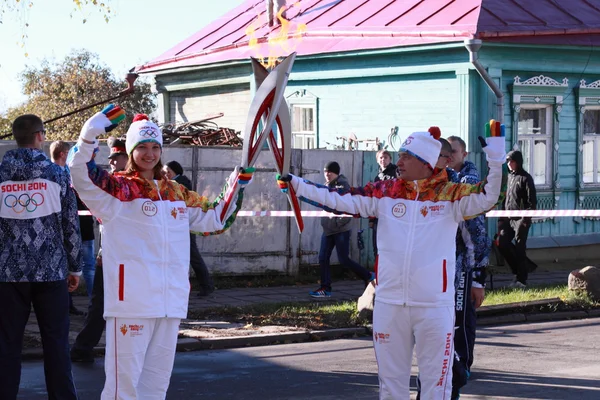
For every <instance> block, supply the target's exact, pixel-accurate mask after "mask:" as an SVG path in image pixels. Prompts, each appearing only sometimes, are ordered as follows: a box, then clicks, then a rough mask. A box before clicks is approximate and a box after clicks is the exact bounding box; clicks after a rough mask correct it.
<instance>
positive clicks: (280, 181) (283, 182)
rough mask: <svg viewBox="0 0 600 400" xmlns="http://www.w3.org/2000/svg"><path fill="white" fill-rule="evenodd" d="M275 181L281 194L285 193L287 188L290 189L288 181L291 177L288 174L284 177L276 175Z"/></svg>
mask: <svg viewBox="0 0 600 400" xmlns="http://www.w3.org/2000/svg"><path fill="white" fill-rule="evenodd" d="M275 179H277V185H279V189H280V190H281V191H282V192H283V193H287V192H288V188H289V187H290V181H291V180H292V176H291V175H289V174H288V175H286V176H281V175H279V174H277V176H276V177H275Z"/></svg>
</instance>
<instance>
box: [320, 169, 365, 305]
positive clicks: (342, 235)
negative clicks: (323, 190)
mask: <svg viewBox="0 0 600 400" xmlns="http://www.w3.org/2000/svg"><path fill="white" fill-rule="evenodd" d="M323 173H324V174H325V184H326V185H327V186H328V187H329V188H330V190H333V191H337V192H338V193H342V192H345V191H348V190H350V184H349V183H348V179H346V177H345V176H344V175H340V165H339V164H338V163H337V162H335V161H331V162H329V163H327V164H326V165H325V168H324V170H323ZM350 222H352V219H351V218H347V217H333V216H331V217H323V218H321V226H322V227H323V235H322V236H321V249H320V250H319V266H320V269H321V286H320V287H319V288H318V289H317V290H315V291H312V292H309V295H310V296H311V297H314V298H327V297H331V267H330V264H329V262H330V260H329V259H330V258H331V253H333V248H334V247H335V249H336V251H337V256H338V260H339V262H340V264H342V265H343V266H344V267H347V268H350V269H351V270H352V272H354V273H355V274H356V275H357V276H358V277H360V278H361V279H362V280H363V281H365V284H368V283H369V282H371V281H372V280H373V279H374V278H375V274H372V273H371V272H369V271H368V270H367V269H366V268H364V267H363V266H361V265H360V264H358V263H357V262H356V261H353V260H351V259H350V230H351V229H352V226H351V224H350Z"/></svg>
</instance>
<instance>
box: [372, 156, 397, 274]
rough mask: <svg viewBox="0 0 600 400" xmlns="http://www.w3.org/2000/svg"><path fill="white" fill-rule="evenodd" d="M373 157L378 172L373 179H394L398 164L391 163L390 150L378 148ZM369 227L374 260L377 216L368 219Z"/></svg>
mask: <svg viewBox="0 0 600 400" xmlns="http://www.w3.org/2000/svg"><path fill="white" fill-rule="evenodd" d="M375 157H376V158H377V164H379V172H378V173H377V176H376V177H375V179H374V180H373V181H374V182H379V181H387V180H388V179H395V178H396V170H397V169H398V166H397V165H396V164H394V163H392V155H391V154H390V152H389V151H387V150H379V151H378V152H377V154H376V156H375ZM369 228H371V229H373V253H374V254H375V260H377V218H370V219H369ZM376 265H377V263H376Z"/></svg>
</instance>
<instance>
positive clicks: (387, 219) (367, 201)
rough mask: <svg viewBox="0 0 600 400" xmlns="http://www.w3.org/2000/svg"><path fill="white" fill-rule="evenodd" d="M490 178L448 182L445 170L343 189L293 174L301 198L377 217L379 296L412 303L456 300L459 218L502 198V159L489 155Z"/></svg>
mask: <svg viewBox="0 0 600 400" xmlns="http://www.w3.org/2000/svg"><path fill="white" fill-rule="evenodd" d="M489 165H490V172H489V175H488V178H487V181H486V182H483V183H481V184H479V185H469V184H459V183H451V182H448V176H447V174H446V171H445V170H437V169H436V170H435V171H434V175H433V176H432V177H430V178H428V179H423V180H419V181H404V180H401V179H392V180H387V181H380V182H375V183H369V184H367V185H366V186H365V187H364V188H352V189H350V191H349V192H348V193H346V194H343V195H340V194H338V193H337V192H335V191H329V190H328V189H327V188H323V187H322V186H321V187H317V186H315V184H313V183H312V182H308V181H303V180H302V179H300V178H298V177H295V176H294V177H293V178H292V181H291V184H292V186H293V188H294V189H295V190H296V194H297V195H298V196H299V197H300V199H301V200H303V201H307V202H309V203H311V204H313V205H316V206H320V207H322V208H324V209H326V210H328V211H331V210H336V211H339V212H343V213H347V214H352V215H357V216H361V217H365V218H366V217H377V218H378V219H379V224H378V226H377V249H378V251H379V261H378V270H377V289H376V293H377V301H381V302H383V303H388V304H400V305H407V306H424V307H446V306H453V305H454V266H455V261H456V255H455V248H456V230H457V227H458V223H459V222H460V221H462V220H464V219H468V217H472V216H475V215H477V214H480V213H483V212H485V211H487V210H489V209H491V208H492V207H493V206H494V205H495V204H496V201H497V200H498V196H499V194H500V185H501V180H502V162H494V161H489ZM484 187H485V190H484Z"/></svg>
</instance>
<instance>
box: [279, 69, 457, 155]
mask: <svg viewBox="0 0 600 400" xmlns="http://www.w3.org/2000/svg"><path fill="white" fill-rule="evenodd" d="M303 89H306V90H307V91H309V92H310V93H311V95H313V96H315V97H317V98H318V102H319V114H318V119H319V131H318V136H319V137H318V147H319V148H328V149H333V148H334V145H336V144H337V145H340V144H341V143H342V142H341V140H338V139H336V138H337V137H341V136H346V137H347V136H349V135H350V134H351V133H354V134H355V135H356V136H357V137H358V139H359V140H364V139H375V138H376V137H377V138H379V140H380V141H383V142H385V144H386V145H387V144H389V143H388V136H389V134H390V130H391V129H392V128H393V127H395V126H397V127H398V128H399V136H400V140H399V141H398V142H396V143H395V145H396V148H398V146H399V145H400V143H401V141H402V140H403V139H404V138H406V136H408V134H410V133H411V132H415V131H423V130H427V129H428V128H429V127H430V126H432V125H436V126H439V127H440V128H441V130H442V132H448V133H449V134H450V132H452V134H454V132H455V131H456V126H457V124H458V102H457V101H456V100H455V99H456V96H457V93H458V84H457V80H456V78H455V75H454V73H446V74H431V75H420V76H417V77H414V76H411V77H408V76H405V77H396V76H393V77H371V78H356V79H338V80H324V81H318V82H315V81H304V82H302V81H294V82H291V83H290V84H289V86H288V92H289V93H293V92H294V91H296V90H303ZM359 148H362V149H364V148H365V147H364V145H363V146H362V147H361V146H360V145H359Z"/></svg>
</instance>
